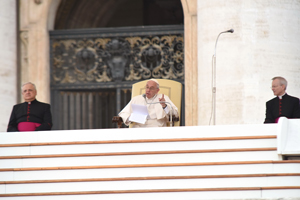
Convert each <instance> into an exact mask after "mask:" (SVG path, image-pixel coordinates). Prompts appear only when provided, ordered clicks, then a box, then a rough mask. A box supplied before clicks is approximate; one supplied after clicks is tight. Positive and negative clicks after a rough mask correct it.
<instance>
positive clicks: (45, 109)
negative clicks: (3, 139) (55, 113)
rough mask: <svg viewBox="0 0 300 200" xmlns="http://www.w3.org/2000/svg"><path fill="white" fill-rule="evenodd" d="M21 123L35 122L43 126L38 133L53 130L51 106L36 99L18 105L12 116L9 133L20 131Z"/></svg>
mask: <svg viewBox="0 0 300 200" xmlns="http://www.w3.org/2000/svg"><path fill="white" fill-rule="evenodd" d="M20 122H34V123H39V124H41V125H40V126H39V127H37V128H36V129H35V130H36V131H43V130H51V128H52V115H51V111H50V104H47V103H42V102H39V101H37V100H36V99H35V100H34V101H32V102H29V103H28V102H24V103H20V104H16V105H14V107H13V110H12V112H11V115H10V119H9V123H8V127H7V132H14V131H19V130H18V124H19V123H20Z"/></svg>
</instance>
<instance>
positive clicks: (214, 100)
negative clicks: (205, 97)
mask: <svg viewBox="0 0 300 200" xmlns="http://www.w3.org/2000/svg"><path fill="white" fill-rule="evenodd" d="M233 32H234V30H233V29H230V30H228V31H223V32H221V33H219V35H218V37H217V40H216V44H215V51H214V55H213V61H212V64H213V66H212V94H213V95H212V101H213V103H212V109H213V111H212V113H213V117H214V120H213V125H216V93H217V87H216V64H217V62H216V57H217V43H218V40H219V37H220V35H221V34H223V33H233ZM209 124H210V121H209Z"/></svg>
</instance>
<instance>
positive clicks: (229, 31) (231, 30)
mask: <svg viewBox="0 0 300 200" xmlns="http://www.w3.org/2000/svg"><path fill="white" fill-rule="evenodd" d="M233 32H234V30H233V29H229V30H228V31H224V33H233Z"/></svg>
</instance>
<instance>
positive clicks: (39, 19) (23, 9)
mask: <svg viewBox="0 0 300 200" xmlns="http://www.w3.org/2000/svg"><path fill="white" fill-rule="evenodd" d="M51 2H52V1H51V0H48V1H41V0H32V1H21V4H20V38H21V45H20V46H21V61H20V62H21V81H20V82H21V84H22V83H25V82H28V81H30V82H33V83H35V84H36V87H37V99H38V100H39V101H42V102H47V103H50V74H49V73H50V67H49V65H50V63H49V33H48V27H47V24H48V13H49V7H50V4H51Z"/></svg>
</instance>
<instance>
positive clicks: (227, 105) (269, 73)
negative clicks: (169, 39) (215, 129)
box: [197, 0, 300, 125]
mask: <svg viewBox="0 0 300 200" xmlns="http://www.w3.org/2000/svg"><path fill="white" fill-rule="evenodd" d="M197 7H198V12H197V15H198V67H199V69H198V83H199V84H198V86H199V91H198V94H199V96H198V97H199V101H198V107H199V119H198V122H199V125H208V124H209V119H210V116H211V102H212V92H211V91H212V89H211V80H212V55H213V54H214V49H215V42H216V39H217V36H218V34H219V33H220V32H222V31H226V30H228V29H231V28H233V29H234V33H224V34H222V35H221V36H220V38H219V40H218V44H217V51H216V88H217V92H216V96H217V98H216V124H217V125H218V124H255V123H258V124H260V123H263V121H264V118H265V103H266V101H268V100H269V99H271V98H273V97H274V96H273V92H272V91H271V89H270V86H271V79H272V78H273V77H274V76H283V77H285V78H286V79H287V80H288V87H287V93H288V94H290V95H292V96H297V97H300V90H299V88H300V87H299V86H300V54H299V52H300V51H299V50H300V45H299V44H300V42H299V41H300V12H299V10H300V1H292V0H288V1H271V0H263V1H253V0H245V1H235V0H228V1H216V0H212V1H203V0H198V5H197Z"/></svg>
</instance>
